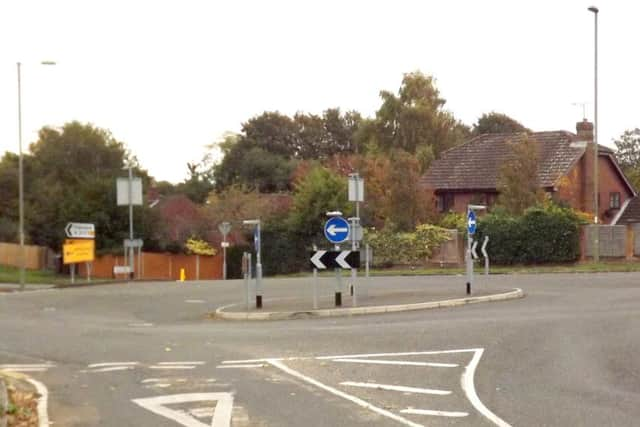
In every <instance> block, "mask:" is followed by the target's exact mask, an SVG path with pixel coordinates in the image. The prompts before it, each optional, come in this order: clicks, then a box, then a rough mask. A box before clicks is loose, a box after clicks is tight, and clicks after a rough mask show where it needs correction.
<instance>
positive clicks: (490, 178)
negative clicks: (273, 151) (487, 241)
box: [421, 120, 636, 224]
mask: <svg viewBox="0 0 640 427" xmlns="http://www.w3.org/2000/svg"><path fill="white" fill-rule="evenodd" d="M576 129H577V134H573V133H571V132H566V131H553V132H528V133H527V132H522V133H514V134H485V135H479V136H477V137H475V138H473V139H471V140H470V141H468V142H466V143H465V144H462V145H459V146H457V147H454V148H451V149H450V150H447V151H445V152H444V153H442V156H441V157H440V158H439V159H438V160H435V161H434V162H433V163H432V165H431V167H430V168H429V170H428V171H427V172H426V174H425V175H424V176H423V177H422V178H421V184H422V186H423V187H424V188H426V189H427V190H428V191H430V192H433V195H434V199H435V203H436V207H437V209H438V210H439V211H440V212H450V211H452V212H459V213H464V212H466V209H467V205H468V204H485V205H488V206H491V205H493V204H494V203H495V202H496V199H497V197H498V189H497V188H498V180H499V176H500V168H501V166H502V165H503V164H504V162H505V161H506V160H508V159H509V157H510V156H512V155H513V154H512V150H511V148H510V146H509V143H519V142H522V141H524V140H525V139H526V141H527V143H535V144H538V156H539V159H538V170H537V181H538V186H539V187H540V188H542V189H543V190H544V191H545V192H547V193H549V194H550V195H551V196H552V197H553V198H554V199H556V200H562V201H564V202H566V203H567V204H569V205H570V206H571V207H573V208H575V209H578V210H581V211H584V212H589V213H592V214H593V204H594V203H593V194H594V189H593V185H594V173H593V164H594V161H593V155H594V149H593V124H592V123H589V122H588V121H586V120H584V121H582V122H578V123H577V126H576ZM634 196H636V191H635V189H634V188H633V187H632V186H631V184H630V183H629V181H628V180H627V178H626V177H625V175H624V173H623V172H622V170H621V169H620V166H619V165H618V163H617V161H616V159H615V156H614V152H613V151H612V150H611V149H609V148H607V147H605V146H602V145H599V146H598V199H599V204H598V206H599V209H598V210H599V212H598V218H599V222H600V223H603V224H608V223H611V222H612V220H613V219H614V218H615V217H616V215H617V214H618V212H619V211H620V209H621V207H622V206H623V205H625V204H628V200H630V199H632V198H633V197H634Z"/></svg>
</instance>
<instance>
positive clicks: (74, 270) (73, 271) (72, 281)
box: [69, 264, 76, 285]
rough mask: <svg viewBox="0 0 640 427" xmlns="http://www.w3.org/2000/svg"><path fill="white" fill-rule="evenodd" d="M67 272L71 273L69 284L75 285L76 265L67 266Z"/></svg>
mask: <svg viewBox="0 0 640 427" xmlns="http://www.w3.org/2000/svg"><path fill="white" fill-rule="evenodd" d="M69 271H70V272H71V284H72V285H73V284H74V283H76V265H75V264H71V265H70V266H69Z"/></svg>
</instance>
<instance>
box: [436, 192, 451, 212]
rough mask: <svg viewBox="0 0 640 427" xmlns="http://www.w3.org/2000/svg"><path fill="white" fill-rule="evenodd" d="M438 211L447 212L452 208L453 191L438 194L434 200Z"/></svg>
mask: <svg viewBox="0 0 640 427" xmlns="http://www.w3.org/2000/svg"><path fill="white" fill-rule="evenodd" d="M436 204H437V208H438V212H449V211H450V210H452V209H453V204H454V197H453V193H444V194H438V199H437V201H436Z"/></svg>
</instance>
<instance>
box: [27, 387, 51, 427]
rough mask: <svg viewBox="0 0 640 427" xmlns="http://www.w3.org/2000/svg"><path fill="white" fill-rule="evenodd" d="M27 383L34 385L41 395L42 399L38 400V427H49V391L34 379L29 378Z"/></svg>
mask: <svg viewBox="0 0 640 427" xmlns="http://www.w3.org/2000/svg"><path fill="white" fill-rule="evenodd" d="M27 381H29V382H30V383H31V384H33V386H34V387H35V388H36V391H37V392H38V394H39V395H40V397H39V398H38V426H39V427H48V426H49V413H48V410H47V404H48V403H47V401H48V400H49V391H48V390H47V387H45V385H44V384H42V383H41V382H39V381H36V380H34V379H33V378H27Z"/></svg>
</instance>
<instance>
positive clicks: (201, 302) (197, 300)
mask: <svg viewBox="0 0 640 427" xmlns="http://www.w3.org/2000/svg"><path fill="white" fill-rule="evenodd" d="M184 302H186V303H187V304H204V303H205V302H206V301H205V300H203V299H186V300H184Z"/></svg>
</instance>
